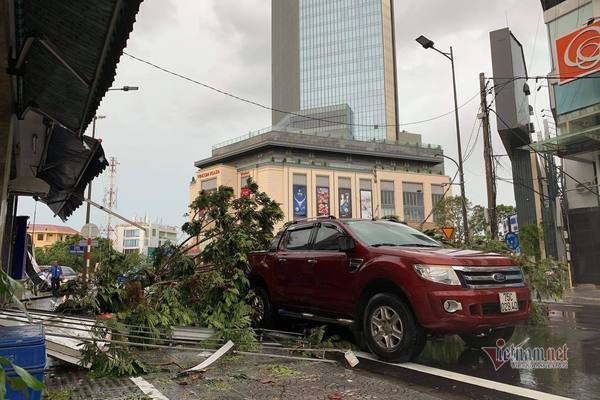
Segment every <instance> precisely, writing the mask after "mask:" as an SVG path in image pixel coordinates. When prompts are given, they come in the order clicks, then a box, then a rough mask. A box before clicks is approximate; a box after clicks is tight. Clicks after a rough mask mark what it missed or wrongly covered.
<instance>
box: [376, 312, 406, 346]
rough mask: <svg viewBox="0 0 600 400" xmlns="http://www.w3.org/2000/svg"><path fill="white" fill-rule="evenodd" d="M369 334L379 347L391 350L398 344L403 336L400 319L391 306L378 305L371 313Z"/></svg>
mask: <svg viewBox="0 0 600 400" xmlns="http://www.w3.org/2000/svg"><path fill="white" fill-rule="evenodd" d="M370 324H371V336H372V337H373V340H374V341H375V344H377V345H378V346H379V347H382V348H384V349H386V350H388V351H393V350H394V349H397V348H398V346H400V343H401V342H402V337H403V336H404V332H403V328H402V321H401V320H400V316H399V315H398V313H397V312H396V311H394V309H393V308H391V307H388V306H379V307H377V308H376V309H375V311H374V312H373V313H372V314H371V321H370Z"/></svg>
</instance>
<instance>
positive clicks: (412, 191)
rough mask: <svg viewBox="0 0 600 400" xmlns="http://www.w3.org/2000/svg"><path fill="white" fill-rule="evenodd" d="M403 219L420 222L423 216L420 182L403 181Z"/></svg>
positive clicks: (421, 186)
mask: <svg viewBox="0 0 600 400" xmlns="http://www.w3.org/2000/svg"><path fill="white" fill-rule="evenodd" d="M402 187H403V192H402V199H403V201H404V220H405V221H411V222H422V221H423V219H424V218H425V206H424V203H423V185H422V184H421V183H406V182H405V183H403V185H402Z"/></svg>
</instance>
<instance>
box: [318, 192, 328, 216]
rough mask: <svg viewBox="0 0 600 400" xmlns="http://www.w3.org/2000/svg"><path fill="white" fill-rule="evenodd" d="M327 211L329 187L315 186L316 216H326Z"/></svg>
mask: <svg viewBox="0 0 600 400" xmlns="http://www.w3.org/2000/svg"><path fill="white" fill-rule="evenodd" d="M328 215H330V213H329V188H328V187H318V188H317V216H318V217H322V216H328Z"/></svg>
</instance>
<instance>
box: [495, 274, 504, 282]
mask: <svg viewBox="0 0 600 400" xmlns="http://www.w3.org/2000/svg"><path fill="white" fill-rule="evenodd" d="M492 279H493V280H495V281H496V282H504V281H505V280H506V275H504V274H501V273H495V274H493V275H492Z"/></svg>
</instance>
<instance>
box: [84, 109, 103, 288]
mask: <svg viewBox="0 0 600 400" xmlns="http://www.w3.org/2000/svg"><path fill="white" fill-rule="evenodd" d="M104 118H106V116H104V115H94V118H92V139H96V120H97V119H104ZM87 198H88V199H91V198H92V181H90V183H88V190H87ZM90 211H91V210H90V205H89V204H87V205H86V208H85V223H86V224H89V223H90ZM84 273H85V271H84ZM84 281H85V280H84Z"/></svg>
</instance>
